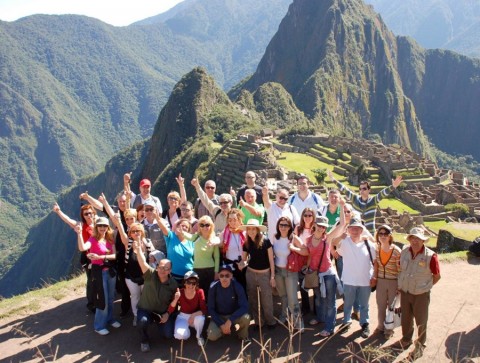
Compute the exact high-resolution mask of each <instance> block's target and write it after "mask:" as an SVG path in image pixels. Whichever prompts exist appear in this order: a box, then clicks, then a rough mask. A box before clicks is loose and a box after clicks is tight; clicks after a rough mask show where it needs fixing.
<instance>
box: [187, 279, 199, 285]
mask: <svg viewBox="0 0 480 363" xmlns="http://www.w3.org/2000/svg"><path fill="white" fill-rule="evenodd" d="M196 284H197V281H196V280H187V281H185V285H196Z"/></svg>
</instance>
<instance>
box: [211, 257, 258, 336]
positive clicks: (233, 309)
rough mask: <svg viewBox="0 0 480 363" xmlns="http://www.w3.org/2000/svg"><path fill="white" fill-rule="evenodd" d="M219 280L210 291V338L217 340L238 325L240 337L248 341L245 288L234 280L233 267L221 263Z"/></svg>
mask: <svg viewBox="0 0 480 363" xmlns="http://www.w3.org/2000/svg"><path fill="white" fill-rule="evenodd" d="M218 276H219V280H218V281H215V282H214V283H213V284H212V285H211V286H210V289H209V291H208V301H207V306H208V313H209V314H210V316H211V320H210V324H209V325H208V330H207V336H208V340H211V341H215V340H218V339H220V338H221V337H222V336H224V335H231V333H232V331H234V330H235V326H236V325H238V326H239V329H238V331H237V335H238V338H239V339H241V340H242V341H244V342H248V341H249V338H248V326H249V325H250V315H249V314H248V301H247V296H246V295H245V290H244V289H243V288H242V286H241V285H240V284H239V283H238V282H237V281H235V280H233V279H232V278H233V272H232V267H231V266H230V265H221V266H220V268H219V272H218Z"/></svg>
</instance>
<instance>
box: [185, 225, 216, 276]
mask: <svg viewBox="0 0 480 363" xmlns="http://www.w3.org/2000/svg"><path fill="white" fill-rule="evenodd" d="M192 239H193V240H194V241H195V242H194V250H193V256H194V258H193V259H194V262H193V269H196V268H209V267H214V268H215V272H218V267H219V266H220V250H219V249H218V245H219V244H220V240H219V238H218V237H214V240H215V241H212V242H210V243H209V242H208V241H207V240H206V239H205V238H203V237H202V236H200V235H199V234H194V235H193V237H192Z"/></svg>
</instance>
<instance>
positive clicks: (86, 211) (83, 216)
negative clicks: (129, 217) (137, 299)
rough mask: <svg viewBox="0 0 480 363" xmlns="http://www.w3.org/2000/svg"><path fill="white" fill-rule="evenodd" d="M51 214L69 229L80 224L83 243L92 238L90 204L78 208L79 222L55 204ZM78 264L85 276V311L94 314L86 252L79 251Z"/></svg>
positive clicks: (92, 218)
mask: <svg viewBox="0 0 480 363" xmlns="http://www.w3.org/2000/svg"><path fill="white" fill-rule="evenodd" d="M53 212H55V213H56V214H57V215H58V216H59V217H60V219H61V220H62V221H64V222H65V223H66V224H67V225H68V226H70V228H72V229H73V230H74V231H75V227H76V226H77V224H80V225H81V227H82V236H83V240H84V241H88V239H89V238H90V237H91V236H92V233H93V227H94V225H95V218H96V216H97V212H95V209H94V208H93V207H92V206H91V205H90V204H84V205H82V206H81V207H80V221H79V222H77V221H76V220H74V219H72V218H70V217H69V216H67V215H66V214H65V213H64V212H63V211H62V210H61V209H60V206H59V205H58V204H57V203H55V204H54V205H53ZM80 264H81V265H82V267H83V268H84V270H85V274H86V275H87V286H86V289H85V293H86V298H87V309H88V310H89V311H90V312H92V313H94V312H95V306H94V304H93V293H94V291H93V284H92V266H91V262H90V260H89V259H88V257H87V252H85V251H81V254H80Z"/></svg>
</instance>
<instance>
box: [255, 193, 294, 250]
mask: <svg viewBox="0 0 480 363" xmlns="http://www.w3.org/2000/svg"><path fill="white" fill-rule="evenodd" d="M262 196H263V205H264V206H265V210H266V211H267V225H268V238H269V239H270V241H273V236H274V235H275V233H276V227H277V221H278V219H279V218H280V217H288V218H290V220H291V221H292V223H293V225H294V226H295V225H297V224H298V223H299V222H300V217H299V215H298V212H297V210H296V209H295V207H294V206H292V205H289V204H288V203H287V201H288V190H287V189H283V188H282V189H278V190H277V195H276V198H275V202H273V203H272V201H271V200H270V197H269V196H268V187H266V186H264V187H263V189H262Z"/></svg>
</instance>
